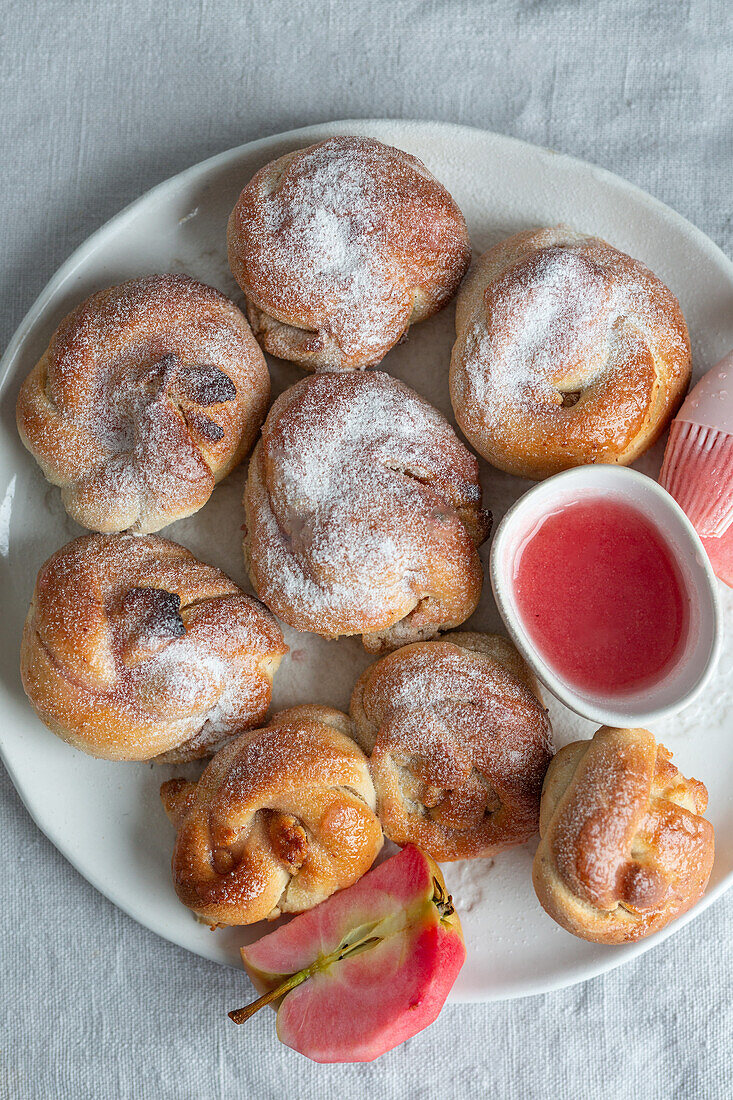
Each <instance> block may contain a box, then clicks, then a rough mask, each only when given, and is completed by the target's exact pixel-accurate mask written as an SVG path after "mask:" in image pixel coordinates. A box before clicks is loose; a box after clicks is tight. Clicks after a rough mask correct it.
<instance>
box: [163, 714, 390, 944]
mask: <svg viewBox="0 0 733 1100" xmlns="http://www.w3.org/2000/svg"><path fill="white" fill-rule="evenodd" d="M350 732H351V727H350V722H349V719H348V717H347V716H346V715H345V714H342V713H341V711H338V710H332V709H331V708H330V707H319V706H300V707H292V708H291V709H290V710H284V711H282V712H281V713H280V714H276V715H275V716H274V717H273V718H272V719H271V720H270V722H269V724H268V725H267V726H265V728H264V729H260V730H253V731H251V732H249V733H245V734H243V735H242V736H241V737H238V738H237V739H236V741H232V742H231V744H229V745H227V746H226V748H224V749H222V750H221V752H219V753H217V755H216V756H215V757H214V759H213V760H212V761H211V762H210V763H209V765H208V767H207V768H206V771H205V772H204V774H203V775H202V776H201V778H200V779H199V781H198V783H187V782H186V781H185V780H181V779H173V780H170V781H169V782H168V783H164V784H163V786H162V787H161V789H160V795H161V798H162V800H163V805H164V807H165V809H166V811H167V813H168V814H169V816H170V818H171V820H172V821H173V824H174V825H175V826H176V829H177V836H176V844H175V849H174V852H173V880H174V883H175V888H176V893H177V894H178V897H179V898H180V899H181V901H182V902H183V904H184V905H187V906H188V907H189V908H190V909H193V911H194V912H195V913H196V914H197V915H198V916H199V917H200V918H201V919H202V920H205V921H207V922H208V923H210V924H252V923H253V922H254V921H258V920H263V919H264V918H265V917H268V918H274V917H278V916H280V914H281V913H300V912H302V911H303V910H304V909H311V908H312V907H313V906H314V905H317V904H318V903H319V902H320V901H323V900H324V898H327V897H328V896H329V895H330V894H332V893H333V892H334V891H335V890H341V889H343V888H344V887H345V886H350V885H351V884H352V883H354V882H356V880H357V879H358V878H360V877H361V876H362V875H363V874H364V873H365V872H366V871H368V870H369V868H370V867H371V865H372V863H373V862H374V860H375V859H376V857H377V855H378V854H379V851H380V849H381V847H382V829H381V827H380V824H379V821H378V819H377V816H376V814H375V812H374V810H375V806H376V798H375V795H374V787H373V786H372V781H371V779H370V778H369V767H368V765H367V761H366V758H365V757H364V756H363V754H362V752H361V750H360V749H359V748H358V746H357V745H355V744H354V742H353V741H352V740H351V737H350V736H349V734H350Z"/></svg>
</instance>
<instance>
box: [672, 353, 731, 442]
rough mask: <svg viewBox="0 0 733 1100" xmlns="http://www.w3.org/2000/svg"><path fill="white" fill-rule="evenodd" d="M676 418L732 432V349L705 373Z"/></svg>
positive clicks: (715, 429)
mask: <svg viewBox="0 0 733 1100" xmlns="http://www.w3.org/2000/svg"><path fill="white" fill-rule="evenodd" d="M675 419H676V420H684V421H685V422H686V423H688V424H699V425H700V427H702V428H712V430H713V431H718V432H727V434H728V435H733V351H731V352H729V353H728V355H726V356H724V358H723V359H721V360H720V362H719V363H717V364H716V365H715V366H714V367H713V368H712V369H711V370H709V371H708V372H707V374H704V375H703V376H702V378H701V379H700V381H699V382H698V383H697V385H696V386H695V387H694V388H693V389H692V390H691V391H690V392H689V393H688V395H687V397H686V398H685V401H684V404H683V405H682V408H681V409H680V411H679V412H678V413H677V416H676V418H675Z"/></svg>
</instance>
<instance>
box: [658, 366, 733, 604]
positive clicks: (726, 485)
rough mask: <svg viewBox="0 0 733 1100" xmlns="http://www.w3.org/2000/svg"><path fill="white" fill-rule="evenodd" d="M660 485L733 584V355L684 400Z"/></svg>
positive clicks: (719, 570) (718, 570)
mask: <svg viewBox="0 0 733 1100" xmlns="http://www.w3.org/2000/svg"><path fill="white" fill-rule="evenodd" d="M659 481H660V483H661V485H663V486H664V488H665V489H666V490H667V492H668V493H671V494H672V496H673V497H674V498H675V500H676V501H677V503H678V504H679V505H680V506H681V507H682V508H683V509H684V511H685V512H686V513H687V515H688V517H689V519H690V520H691V522H692V524H693V526H694V527H695V529H696V531H697V533H698V534H699V535H700V537H701V538H702V539H703V541H704V543H705V546H706V549H708V551H709V553H710V557H711V560H712V562H713V568H714V569H715V572H716V573H717V574H718V576H721V577H722V579H723V580H725V581H726V582H727V583H728V584H730V583H731V579H730V578H731V569H730V560H729V559H731V555H733V352H730V353H729V354H728V355H726V356H725V358H724V359H721V360H720V362H719V363H718V364H717V365H716V366H714V367H713V368H712V370H709V371H708V373H707V374H705V375H704V376H703V377H702V378H701V379H700V381H699V382H698V384H697V385H696V386H695V387H694V389H692V390H691V392H690V393H689V394H688V395H687V397H686V398H685V401H684V404H683V405H682V408H681V409H680V411H679V412H678V414H677V416H676V417H675V419H674V420H673V421H672V425H671V427H670V430H669V441H668V443H667V449H666V451H665V452H664V462H663V464H662V472H661V474H660V475H659ZM725 562H727V563H728V564H727V565H725V564H724V563H725ZM724 574H725V575H724Z"/></svg>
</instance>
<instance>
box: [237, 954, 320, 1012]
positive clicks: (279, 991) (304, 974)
mask: <svg viewBox="0 0 733 1100" xmlns="http://www.w3.org/2000/svg"><path fill="white" fill-rule="evenodd" d="M312 972H313V968H312V967H310V966H309V967H307V968H306V969H305V970H299V971H298V972H297V973H296V974H290V975H289V976H288V977H287V978H286V979H285V981H284V982H281V983H280V985H276V986H275V988H274V989H270V990H268V991H267V993H263V994H262V996H261V997H258V998H257V1000H256V1001H252V1003H251V1004H248V1005H245V1007H244V1008H237V1009H235V1011H234V1012H228V1013H227V1015H228V1017H229V1019H230V1020H234V1023H235V1024H243V1023H244V1022H245V1021H246V1020H248V1019H249V1018H250V1016H254V1014H255V1012H259V1010H260V1009H261V1008H264V1007H265V1005H269V1004H272V1002H273V1001H277V1000H279V999H280V997H284V996H285V994H286V993H289V992H290V990H291V989H295V987H296V986H298V985H300V984H301V982H304V981H305V980H306V978H310V976H311V974H312Z"/></svg>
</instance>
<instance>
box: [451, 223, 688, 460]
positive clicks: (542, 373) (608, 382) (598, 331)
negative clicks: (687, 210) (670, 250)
mask: <svg viewBox="0 0 733 1100" xmlns="http://www.w3.org/2000/svg"><path fill="white" fill-rule="evenodd" d="M519 239H520V238H517V240H519ZM512 240H513V239H512ZM511 246H512V241H509V242H505V243H504V244H503V245H499V246H497V249H496V260H495V263H496V264H497V265H500V264H501V262H502V257H501V252H502V250H504V251H505V253H506V257H507V259H505V261H504V267H501V266H499V268H498V272H497V273H496V274H494V275H493V276H492V277H491V278H490V279H489V283H488V287H487V289H486V291H485V293H484V295H483V297H482V298H481V299H480V301H479V304H478V305H477V308H476V309H475V311H474V313H473V316H472V317H471V318H470V320H469V322H468V327H467V328H466V330H465V340H464V344H463V347H462V349H461V351H460V353H459V354H458V355H457V362H456V360H454V372H453V381H452V386H453V397H454V403H455V404H456V409H457V415H458V418H459V420H460V421H461V422H462V424H464V421H465V424H464V426H465V427H466V430H467V431H468V432H469V435H471V434H472V431H473V432H475V433H476V442H477V446H478V445H479V440H482V441H483V443H484V446H485V447H486V448H487V449H488V451H489V452H490V453H489V457H492V458H493V457H497V458H499V460H500V462H499V464H501V459H502V456H503V457H504V459H506V458H509V459H510V467H509V468H512V466H511V463H513V462H514V461H515V460H516V459H517V456H518V455H521V454H522V453H523V449H526V448H528V447H529V448H530V449H531V451H532V454H535V455H539V456H542V458H541V459H540V458H537V459H536V465H537V468H538V471H539V472H540V473H548V472H552V471H553V470H554V469H557V468H563V466H566V465H567V464H568V461H569V460H572V458H573V456H576V458H580V459H582V460H583V461H592V460H593V457H594V455H596V456H597V455H598V454H599V453H600V452H601V451H602V450H603V449H604V448H610V449H611V450H614V451H615V452H616V453H618V452H623V450H624V449H625V448H626V447H627V446H629V445H631V444H632V443H633V441H634V439H635V438H636V437H637V436H638V434H639V433H640V432H641V431H642V430H643V429H645V428H647V426H648V418H649V417H650V416H651V415H652V413H653V411H654V410H655V409H656V405H655V401H656V393H657V390H658V389H659V387H660V385H661V387H663V393H666V394H667V395H668V397H667V400H668V402H669V404H672V402H673V401H674V398H675V397H676V396H677V395H678V394H681V393H682V392H683V390H684V387H685V385H686V383H687V378H688V376H689V366H690V359H689V344H688V341H687V332H686V328H685V325H684V321H683V320H682V319H681V316H680V314H679V306H678V303H677V302H676V300H675V299H674V297H673V295H672V294H671V292H670V291H669V290H668V289H667V288H666V287H665V286H664V285H663V284H662V283H660V281H659V280H658V279H657V278H656V277H655V276H654V275H653V274H652V273H651V272H650V271H649V270H648V268H646V267H644V265H643V264H641V263H639V262H638V261H635V260H632V259H631V258H630V257H628V256H625V255H624V254H623V253H620V252H618V251H617V250H616V249H614V248H612V247H611V246H610V245H607V244H605V242H603V241H600V240H598V239H596V238H592V237H581V236H580V235H578V234H572V233H571V232H570V231H568V230H564V229H563V228H562V227H559V228H558V229H557V230H546V231H539V232H538V233H537V234H536V235H535V236H534V237H531V236H528V238H527V240H526V241H525V242H524V245H523V247H522V248H520V247H519V246H515V248H514V252H512V251H511ZM491 256H492V253H488V254H487V257H488V258H489V259H487V260H486V261H485V262H486V263H487V264H488V269H489V270H491V266H490V263H491V261H490V258H491ZM666 408H667V406H666V404H664V403H663V404H662V406H661V412H660V411H657V413H656V415H658V416H659V415H662V414H663V413H664V412H665V411H666ZM647 430H648V428H647ZM479 449H482V447H481V446H480V447H479ZM533 461H534V460H533ZM522 464H523V461H520V462H518V465H519V466H520V467H521V466H522Z"/></svg>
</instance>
